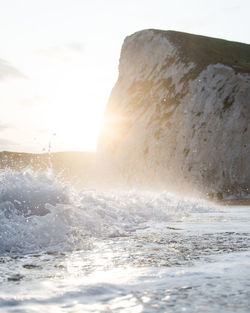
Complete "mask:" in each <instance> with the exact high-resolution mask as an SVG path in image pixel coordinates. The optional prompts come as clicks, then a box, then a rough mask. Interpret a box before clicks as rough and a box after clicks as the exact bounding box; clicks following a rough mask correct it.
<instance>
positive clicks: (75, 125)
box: [41, 67, 106, 151]
mask: <svg viewBox="0 0 250 313" xmlns="http://www.w3.org/2000/svg"><path fill="white" fill-rule="evenodd" d="M88 77H89V76H88V73H86V71H85V72H84V75H83V73H82V72H79V70H78V69H75V68H74V67H73V68H70V69H68V71H67V75H65V74H64V75H62V74H61V72H60V70H58V74H55V73H53V75H52V76H51V77H48V75H47V76H46V80H44V81H43V91H42V92H43V94H46V95H47V98H48V101H47V103H46V105H45V106H44V107H43V109H42V117H41V120H42V123H43V126H44V127H45V128H46V129H48V131H49V132H50V134H53V136H52V139H51V141H52V142H51V146H52V151H53V150H54V151H55V150H56V151H62V150H64V151H65V150H68V151H69V150H79V151H95V150H96V146H97V140H98V135H99V131H100V125H101V120H102V114H103V110H104V106H105V104H106V98H105V96H104V95H105V92H106V91H105V92H104V91H103V90H102V89H101V87H100V88H96V85H95V84H94V83H93V81H91V80H90V79H88Z"/></svg>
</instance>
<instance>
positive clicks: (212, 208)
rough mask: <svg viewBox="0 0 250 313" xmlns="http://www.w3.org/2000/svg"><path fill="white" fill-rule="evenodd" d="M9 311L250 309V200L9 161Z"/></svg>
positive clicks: (2, 293) (2, 272)
mask: <svg viewBox="0 0 250 313" xmlns="http://www.w3.org/2000/svg"><path fill="white" fill-rule="evenodd" d="M0 312H1V313H35V312H39V313H66V312H67V313H76V312H77V313H78V312H122V313H126V312H129V313H140V312H147V313H151V312H157V313H160V312H176V313H179V312H190V313H191V312H192V313H195V312H197V313H198V312H199V313H201V312H213V313H216V312H220V313H221V312H226V313H229V312H232V313H235V312H242V313H243V312H245V313H247V312H250V207H249V206H236V205H234V206H229V205H227V206H226V205H224V206H222V205H216V204H212V203H209V202H205V201H201V200H198V199H188V198H185V197H184V196H180V195H179V196H178V197H177V196H174V195H173V194H171V193H169V192H168V191H167V190H165V191H161V192H152V191H137V190H121V189H119V190H96V189H89V188H83V189H79V188H78V189H77V188H75V187H73V186H72V184H70V183H66V182H62V181H61V180H60V179H59V178H58V177H57V176H56V175H54V174H53V172H52V171H49V170H48V171H46V172H32V170H30V169H28V168H26V169H24V170H22V171H19V172H15V171H13V170H10V169H3V170H1V172H0Z"/></svg>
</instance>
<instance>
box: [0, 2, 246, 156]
mask: <svg viewBox="0 0 250 313" xmlns="http://www.w3.org/2000/svg"><path fill="white" fill-rule="evenodd" d="M249 12H250V1H249V0H227V1H226V0H216V1H215V0H188V1H187V0H171V1H170V0H0V151H1V150H11V151H26V152H42V151H47V150H48V147H49V144H51V147H52V151H63V150H64V151H65V150H82V151H84V150H88V151H93V150H95V147H96V140H97V136H98V131H99V125H100V120H101V116H102V113H103V110H104V108H105V105H106V103H107V100H108V96H109V93H110V91H111V89H112V87H113V85H114V83H115V81H116V79H117V76H118V61H119V54H120V49H121V45H122V42H123V40H124V38H125V37H126V36H127V35H130V34H132V33H134V32H136V31H138V30H141V29H146V28H157V29H164V30H168V29H171V30H177V31H184V32H189V33H194V34H201V35H206V36H212V37H218V38H224V39H228V40H234V41H241V42H246V43H250V32H249V29H250V18H249Z"/></svg>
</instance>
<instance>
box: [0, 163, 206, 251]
mask: <svg viewBox="0 0 250 313" xmlns="http://www.w3.org/2000/svg"><path fill="white" fill-rule="evenodd" d="M197 209H198V210H200V209H201V210H203V209H204V208H202V207H200V206H199V205H198V204H197V203H194V202H191V201H187V200H180V199H178V198H174V197H173V196H171V195H170V194H169V193H167V192H161V193H158V194H156V193H152V192H138V191H126V192H124V191H119V190H113V191H106V192H104V191H96V190H81V191H76V190H74V189H73V188H72V187H70V186H69V185H67V184H65V183H63V182H61V181H59V179H58V178H57V177H56V176H55V175H54V174H53V173H52V172H51V171H47V172H33V171H31V170H30V169H25V170H23V171H20V172H15V171H12V170H9V169H6V170H2V171H1V173H0V219H1V224H0V253H1V254H4V253H31V252H32V253H33V252H37V251H44V250H46V251H48V250H52V251H54V250H56V251H58V250H60V251H65V250H72V249H73V250H74V249H85V248H87V247H89V244H90V242H91V238H93V237H100V238H101V237H102V238H103V237H115V236H127V235H128V234H129V233H130V232H134V231H136V230H137V229H139V228H140V227H142V224H143V223H144V224H145V223H147V222H149V221H155V222H162V221H181V220H183V219H185V217H186V216H187V215H188V214H189V212H190V210H197ZM144 226H145V225H144Z"/></svg>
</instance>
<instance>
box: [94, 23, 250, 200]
mask: <svg viewBox="0 0 250 313" xmlns="http://www.w3.org/2000/svg"><path fill="white" fill-rule="evenodd" d="M249 125H250V45H247V44H243V43H237V42H230V41H226V40H221V39H214V38H208V37H203V36H197V35H191V34H186V33H180V32H175V31H160V30H152V29H150V30H143V31H140V32H137V33H135V34H133V35H131V36H129V37H127V38H126V39H125V41H124V44H123V47H122V51H121V56H120V64H119V78H118V81H117V83H116V85H115V86H114V88H113V90H112V92H111V95H110V99H109V101H108V104H107V107H106V111H105V114H104V120H103V126H102V129H101V133H100V137H99V144H98V155H100V158H101V160H102V162H104V163H105V164H106V168H109V173H112V176H113V177H119V179H120V180H121V181H123V182H124V183H126V184H128V185H130V186H135V187H136V186H145V187H153V188H154V187H156V188H157V187H159V188H167V189H175V190H179V191H183V192H184V191H187V192H190V191H191V192H192V191H194V190H195V191H197V192H199V193H202V194H205V195H208V196H209V197H210V198H213V197H215V198H222V199H231V198H235V199H237V198H244V197H248V195H249V193H250V191H249V190H250V162H249V160H250V158H249V157H250V126H249ZM110 175H111V174H110Z"/></svg>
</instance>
